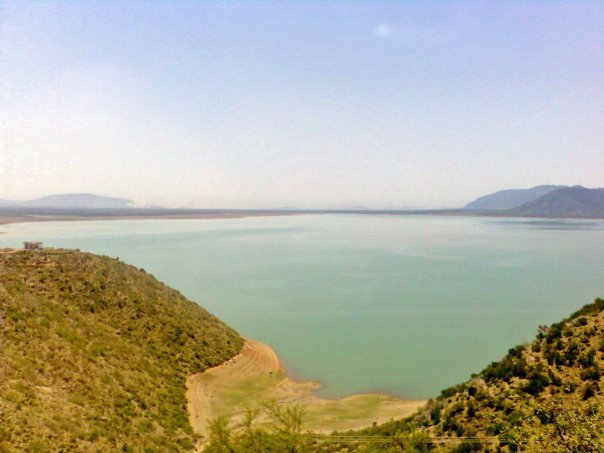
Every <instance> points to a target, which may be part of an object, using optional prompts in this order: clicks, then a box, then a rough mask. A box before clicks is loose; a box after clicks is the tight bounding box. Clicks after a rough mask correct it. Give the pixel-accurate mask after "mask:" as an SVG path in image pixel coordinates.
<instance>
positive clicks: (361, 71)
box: [0, 0, 604, 208]
mask: <svg viewBox="0 0 604 453" xmlns="http://www.w3.org/2000/svg"><path fill="white" fill-rule="evenodd" d="M0 4H1V5H2V6H1V10H0V17H1V19H0V27H1V29H0V52H1V54H0V57H1V60H0V71H1V73H0V83H1V85H0V96H1V98H0V115H1V120H2V123H1V124H2V127H1V133H2V137H1V140H2V141H1V142H0V143H1V147H2V148H1V151H0V166H1V167H0V178H1V179H0V198H33V197H37V196H42V195H47V194H51V193H65V192H94V193H98V194H104V195H113V196H121V197H126V198H131V199H134V200H136V201H137V202H139V203H158V204H163V205H167V206H192V207H193V206H194V207H281V206H298V207H336V206H343V207H348V206H359V205H362V206H367V207H372V208H383V207H386V208H395V207H449V206H458V205H461V204H463V203H465V202H466V201H469V200H470V199H472V198H474V197H476V196H479V195H482V194H484V193H487V192H490V191H495V190H499V189H503V188H511V187H529V186H533V185H537V184H543V183H554V184H582V185H585V186H588V187H595V186H604V2H603V1H597V2H596V1H593V2H583V1H570V0H569V1H525V2H522V1H498V2H488V1H468V2H452V1H447V2H446V1H440V2H425V1H408V2H403V1H400V2H374V1H366V2H365V1H340V2H328V1H314V2H303V1H295V2H294V1H291V2H286V1H278V2H277V1H274V2H259V1H248V2H203V1H176V0H173V1H157V0H154V1H151V0H149V1H136V2H135V1H106V0H102V1H98V2H93V1H63V2H58V1H43V2H42V1H39V2H28V1H23V0H18V1H17V0H2V1H1V3H0Z"/></svg>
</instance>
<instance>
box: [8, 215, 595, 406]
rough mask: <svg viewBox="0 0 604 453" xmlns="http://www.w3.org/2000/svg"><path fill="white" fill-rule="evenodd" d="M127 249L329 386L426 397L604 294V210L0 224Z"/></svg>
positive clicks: (53, 241)
mask: <svg viewBox="0 0 604 453" xmlns="http://www.w3.org/2000/svg"><path fill="white" fill-rule="evenodd" d="M0 232H1V233H3V234H0V246H2V247H20V246H21V244H22V241H24V240H36V241H44V244H45V246H52V247H69V248H79V249H81V250H82V251H88V252H93V253H98V254H104V255H109V256H112V257H119V258H120V259H121V260H123V261H126V262H128V263H130V264H133V265H135V266H137V267H142V268H144V269H145V270H146V271H147V272H150V273H152V274H153V275H155V276H156V277H157V278H158V279H160V280H162V281H164V282H165V283H166V284H168V285H170V286H172V287H174V288H176V289H178V290H179V291H180V292H182V293H183V294H184V295H185V296H187V297H188V298H190V299H192V300H194V301H196V302H198V303H200V304H201V305H203V306H204V307H205V308H207V309H208V310H209V311H211V312H212V313H214V314H215V315H217V316H218V317H220V318H221V319H223V320H224V321H225V322H227V323H228V324H229V325H231V326H233V327H235V328H236V329H237V330H238V331H239V332H240V333H241V334H242V335H244V336H248V337H251V338H255V339H258V340H260V341H263V342H267V343H269V344H270V345H271V346H273V347H274V349H275V350H276V351H277V352H278V354H279V355H280V357H281V358H282V359H283V360H284V363H285V365H286V368H287V369H288V371H289V372H290V373H291V374H293V375H294V376H296V377H299V378H302V379H309V380H316V381H319V382H322V383H323V385H324V387H323V390H322V393H323V395H325V396H329V397H339V396H343V395H346V394H350V393H358V392H367V391H386V392H390V393H393V394H396V395H398V396H400V397H403V398H429V397H434V396H436V395H437V394H438V393H439V392H440V390H442V389H443V388H446V387H449V386H451V385H454V384H456V383H459V382H462V381H464V380H466V379H468V378H469V377H470V375H471V373H474V372H478V371H480V370H481V369H482V368H483V367H484V366H486V365H487V364H488V363H490V362H491V361H493V360H498V359H499V358H501V357H502V356H503V355H504V354H505V353H506V351H507V350H508V349H509V348H511V347H512V346H514V345H516V344H518V343H522V342H527V341H530V340H531V339H532V338H533V337H534V335H535V334H536V329H537V326H538V325H539V324H550V323H552V322H556V321H559V320H560V319H562V318H563V317H565V316H567V315H569V314H570V313H571V312H573V311H575V310H576V309H578V308H580V307H581V306H583V305H584V304H587V303H590V302H592V301H593V299H595V298H596V297H602V296H604V222H602V221H595V220H589V221H573V220H565V221H562V220H558V221H556V220H542V219H541V220H539V219H533V220H526V219H499V218H478V217H439V216H381V215H380V216H375V215H294V216H283V217H256V218H242V219H211V220H132V221H130V220H120V221H82V222H40V223H24V224H13V225H0Z"/></svg>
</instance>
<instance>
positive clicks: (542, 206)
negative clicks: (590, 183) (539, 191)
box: [509, 186, 604, 218]
mask: <svg viewBox="0 0 604 453" xmlns="http://www.w3.org/2000/svg"><path fill="white" fill-rule="evenodd" d="M509 212H510V214H513V215H518V216H527V217H572V218H604V189H587V188H585V187H582V186H574V187H564V188H562V189H557V190H554V191H552V192H549V193H547V194H545V195H543V196H542V197H539V198H537V199H536V200H533V201H529V202H527V203H524V204H523V205H522V206H519V207H517V208H513V209H510V210H509Z"/></svg>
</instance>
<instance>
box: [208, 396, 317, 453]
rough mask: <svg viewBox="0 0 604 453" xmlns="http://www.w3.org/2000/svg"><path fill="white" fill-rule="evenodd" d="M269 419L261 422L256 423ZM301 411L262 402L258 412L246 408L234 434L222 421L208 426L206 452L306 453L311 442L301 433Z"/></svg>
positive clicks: (302, 414)
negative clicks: (239, 427)
mask: <svg viewBox="0 0 604 453" xmlns="http://www.w3.org/2000/svg"><path fill="white" fill-rule="evenodd" d="M261 419H264V420H266V419H268V422H264V423H260V421H259V420H261ZM303 419H304V409H303V408H302V406H300V405H279V404H277V403H275V402H269V403H265V404H264V405H263V406H262V408H261V410H260V409H258V408H256V409H248V410H247V412H246V416H245V419H244V421H243V426H242V427H241V428H242V429H239V430H238V431H236V432H234V431H233V430H232V429H231V428H230V427H229V426H228V421H227V420H226V419H225V418H218V419H215V420H213V421H212V422H211V423H210V431H211V433H210V443H209V445H207V446H206V447H205V448H204V452H207V453H227V452H229V453H239V452H241V453H247V452H255V453H256V452H257V453H262V452H266V453H269V452H291V453H297V452H307V451H312V450H311V444H312V441H311V440H310V439H308V438H305V436H304V435H303V433H302V424H303Z"/></svg>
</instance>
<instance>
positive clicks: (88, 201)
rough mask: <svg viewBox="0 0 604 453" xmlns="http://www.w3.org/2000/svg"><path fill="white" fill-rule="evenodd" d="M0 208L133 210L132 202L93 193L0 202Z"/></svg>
mask: <svg viewBox="0 0 604 453" xmlns="http://www.w3.org/2000/svg"><path fill="white" fill-rule="evenodd" d="M0 207H23V208H57V209H119V208H131V207H132V201H131V200H126V199H124V198H112V197H103V196H100V195H94V194H91V193H71V194H63V195H50V196H48V197H43V198H37V199H35V200H26V201H18V200H0Z"/></svg>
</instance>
